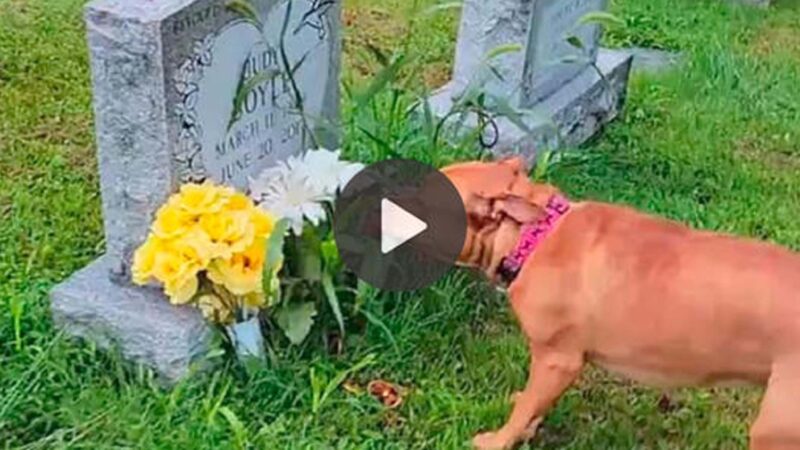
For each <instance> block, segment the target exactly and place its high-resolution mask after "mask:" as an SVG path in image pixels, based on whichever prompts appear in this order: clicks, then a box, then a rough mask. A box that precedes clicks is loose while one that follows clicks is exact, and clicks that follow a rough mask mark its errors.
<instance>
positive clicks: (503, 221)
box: [442, 157, 557, 277]
mask: <svg viewBox="0 0 800 450" xmlns="http://www.w3.org/2000/svg"><path fill="white" fill-rule="evenodd" d="M442 173H444V174H445V176H447V178H448V179H449V180H450V182H451V183H453V185H454V186H455V188H456V189H457V190H458V193H459V195H460V196H461V200H462V201H463V202H464V209H465V211H466V214H467V235H466V240H465V242H464V248H463V249H462V252H461V255H460V256H459V260H458V262H459V264H460V265H465V266H471V267H480V268H481V269H483V270H484V271H486V273H487V275H489V276H490V277H492V276H494V272H495V270H496V268H497V266H498V265H499V264H500V261H501V260H502V258H503V256H505V255H506V254H507V253H508V252H509V251H510V250H511V249H512V248H513V247H514V245H516V239H517V237H518V234H519V227H520V225H521V224H523V223H528V222H533V221H535V220H537V219H538V218H540V217H541V216H542V215H543V214H544V209H543V207H542V205H545V204H546V203H547V200H548V199H549V197H550V196H551V195H553V194H554V193H555V192H557V190H556V189H555V188H553V187H552V186H548V185H540V184H533V183H531V181H530V180H529V179H528V168H527V167H526V165H525V162H524V161H523V160H522V159H521V158H518V157H515V158H509V159H504V160H500V161H494V162H467V163H459V164H453V165H450V166H447V167H445V168H444V169H442Z"/></svg>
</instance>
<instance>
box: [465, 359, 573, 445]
mask: <svg viewBox="0 0 800 450" xmlns="http://www.w3.org/2000/svg"><path fill="white" fill-rule="evenodd" d="M531 359H532V361H531V368H530V371H529V374H528V383H527V384H526V386H525V389H524V390H523V391H521V392H520V393H519V394H518V395H517V396H516V400H515V402H514V409H513V410H512V411H511V416H510V417H509V418H508V421H507V422H506V424H505V425H503V427H502V428H500V429H499V430H497V431H494V432H490V433H481V434H479V435H477V436H475V439H473V441H472V443H473V445H475V447H476V448H478V449H481V450H489V449H506V448H510V447H511V446H513V445H514V444H516V443H517V442H518V441H519V440H520V439H523V438H526V439H530V438H532V437H533V436H534V435H535V434H536V427H537V426H538V425H539V423H540V422H541V421H542V419H544V415H545V413H546V412H547V411H548V410H549V409H550V408H551V407H552V406H553V405H554V404H555V402H556V401H557V400H558V399H559V397H561V394H563V393H564V391H566V390H567V388H569V387H570V385H572V383H573V382H574V381H575V379H576V378H577V377H578V375H579V374H580V372H581V369H582V368H583V363H584V360H583V355H581V354H570V353H561V352H556V351H552V350H550V351H547V352H539V353H537V357H536V360H535V361H533V358H531Z"/></svg>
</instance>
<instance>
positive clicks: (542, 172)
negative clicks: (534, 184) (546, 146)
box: [533, 150, 553, 181]
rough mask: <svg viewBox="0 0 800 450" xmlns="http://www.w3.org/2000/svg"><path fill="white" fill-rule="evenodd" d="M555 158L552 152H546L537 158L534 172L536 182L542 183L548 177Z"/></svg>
mask: <svg viewBox="0 0 800 450" xmlns="http://www.w3.org/2000/svg"><path fill="white" fill-rule="evenodd" d="M552 156H553V151H552V150H544V151H542V152H541V154H540V155H539V157H538V158H536V166H535V168H534V171H533V180H534V181H542V180H544V178H545V176H546V175H547V171H548V169H550V161H551V159H552Z"/></svg>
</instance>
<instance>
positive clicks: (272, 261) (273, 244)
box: [264, 219, 289, 271]
mask: <svg viewBox="0 0 800 450" xmlns="http://www.w3.org/2000/svg"><path fill="white" fill-rule="evenodd" d="M288 229H289V220H288V219H281V220H279V221H278V222H277V223H275V227H274V228H273V229H272V234H271V235H270V236H269V239H268V240H267V257H266V258H265V260H264V270H265V271H266V270H269V271H276V270H280V268H281V267H282V266H283V243H284V240H285V237H286V231H287V230H288Z"/></svg>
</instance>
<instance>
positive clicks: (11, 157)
mask: <svg viewBox="0 0 800 450" xmlns="http://www.w3.org/2000/svg"><path fill="white" fill-rule="evenodd" d="M82 3H83V2H82V0H47V1H45V0H5V1H3V2H0V173H2V177H0V218H1V220H2V226H0V446H3V447H7V448H18V447H24V448H67V447H69V448H112V447H113V448H117V447H125V448H240V447H252V448H463V447H465V446H466V443H467V442H468V441H469V438H470V437H471V435H472V434H473V433H474V432H476V431H477V430H479V429H487V428H490V427H496V426H498V425H500V424H501V423H502V421H503V419H504V417H505V415H506V413H507V412H508V409H509V404H508V402H507V396H508V394H509V393H510V392H512V391H513V390H515V389H517V388H519V387H520V386H522V384H523V383H524V380H525V367H526V359H527V354H526V350H525V346H524V342H523V340H522V338H521V336H520V335H519V332H518V330H517V327H516V325H515V323H514V319H513V317H512V316H511V314H510V312H509V310H508V308H507V307H506V305H505V303H504V300H503V299H502V298H500V296H499V295H497V294H495V293H493V292H492V290H491V289H490V288H488V287H487V286H485V285H484V284H482V283H481V282H480V281H479V280H478V279H476V278H474V277H473V276H471V275H470V274H463V273H462V274H454V275H453V276H451V277H449V278H447V279H446V280H443V281H442V282H440V283H439V284H438V285H437V286H436V287H434V288H431V289H428V290H426V291H425V292H421V293H419V294H416V295H411V294H408V295H403V296H381V297H377V298H375V299H373V300H372V301H370V302H368V303H367V305H365V308H366V309H367V310H368V311H369V312H370V313H371V314H372V315H373V316H375V317H377V318H379V319H380V320H381V321H383V323H384V324H385V326H386V329H385V330H384V329H382V328H381V327H378V326H375V325H369V324H367V323H366V321H365V320H364V317H363V316H357V315H353V314H352V313H351V316H352V317H353V319H352V320H351V327H352V329H353V330H354V332H351V333H350V336H349V338H348V342H347V346H346V352H345V354H344V355H341V356H331V355H328V354H327V353H326V352H325V351H324V350H323V349H322V345H321V344H320V343H319V340H318V339H314V340H312V341H311V342H309V343H308V344H307V345H305V346H304V347H302V348H300V349H293V348H288V347H287V346H286V345H285V344H283V343H281V345H280V346H279V353H280V355H279V356H280V358H279V361H278V362H277V363H275V364H273V365H272V366H271V367H270V368H269V370H260V371H256V372H251V373H247V372H244V371H243V370H242V369H240V368H238V367H236V366H229V365H222V366H220V368H219V370H217V371H215V372H213V373H207V374H202V375H198V376H196V377H194V378H192V379H190V380H189V381H186V382H185V383H182V384H180V385H178V386H177V387H176V388H174V389H172V390H164V389H162V388H160V387H159V386H158V385H157V383H156V382H155V381H154V380H153V378H152V375H151V374H150V373H149V372H148V371H147V370H144V369H142V368H137V367H131V366H130V365H128V364H126V363H123V362H121V361H119V359H118V358H117V357H116V356H115V355H114V354H109V353H105V352H99V351H97V350H96V349H94V348H93V347H91V346H90V345H88V344H79V343H74V342H70V341H66V340H64V339H62V338H61V337H60V336H59V334H58V333H57V331H56V330H54V328H53V325H52V322H51V320H50V316H49V304H48V299H47V292H48V291H49V289H50V288H51V287H52V286H53V285H54V284H55V283H57V282H59V281H61V280H63V279H64V278H65V277H67V276H68V275H69V274H70V273H72V272H73V271H75V270H76V269H78V268H80V267H82V266H83V265H85V264H86V263H88V262H89V261H90V260H92V259H93V258H94V257H96V256H97V255H99V254H100V253H101V251H102V248H103V242H102V225H101V216H100V205H99V196H98V187H97V178H96V175H95V171H96V170H95V160H94V144H93V136H92V127H91V123H92V112H91V99H90V89H89V74H88V68H87V56H86V49H85V41H84V31H83V28H82V21H81V11H80V8H81V4H82ZM412 3H413V2H409V1H405V0H392V1H377V0H348V2H347V6H348V11H347V14H348V16H347V17H348V21H350V28H348V31H347V46H346V49H347V55H346V68H345V71H346V74H345V77H344V78H345V80H346V84H347V87H348V89H349V90H351V91H353V92H359V91H361V90H362V89H363V86H364V84H365V83H367V82H368V81H369V79H370V76H371V75H372V74H374V73H375V72H376V71H377V70H379V69H378V64H377V63H376V62H375V61H374V58H372V56H371V52H369V51H367V50H365V48H364V45H365V43H366V42H369V43H370V44H371V45H374V46H376V47H378V48H380V49H382V50H383V51H384V52H386V53H387V54H391V53H392V52H393V51H394V50H395V49H400V51H399V53H402V54H404V55H406V57H409V58H411V60H410V62H408V63H407V65H406V66H404V69H403V71H401V72H402V73H401V76H400V79H398V80H397V81H396V82H395V83H393V84H392V85H391V86H389V87H386V88H384V89H383V90H382V91H381V92H380V94H379V95H378V96H377V97H376V98H374V99H372V100H371V101H370V102H369V103H368V104H365V105H360V104H357V103H356V101H355V100H354V99H352V98H351V97H350V96H345V98H346V100H345V104H344V110H345V117H346V127H345V131H346V150H347V152H348V153H349V154H350V155H353V156H358V157H359V158H361V159H365V160H374V159H378V158H381V157H385V156H387V155H390V154H401V155H410V156H414V157H419V158H424V159H426V160H429V161H433V162H435V163H439V164H441V163H444V162H447V161H451V160H453V159H459V158H460V159H463V158H465V157H467V156H468V155H470V154H471V152H472V151H473V150H474V149H471V148H469V147H468V146H467V147H460V148H451V147H450V146H447V145H441V146H437V147H435V148H431V147H429V146H428V143H429V141H426V132H425V130H424V127H421V126H420V125H419V124H418V123H416V122H414V121H412V120H408V119H405V118H404V116H403V111H404V107H406V106H407V105H409V104H410V103H411V102H412V101H413V100H414V96H413V94H414V93H419V92H422V91H423V89H422V88H423V86H425V83H427V87H434V86H435V85H436V84H438V83H439V82H440V81H441V80H442V79H446V74H447V71H448V70H449V69H448V68H449V65H450V64H451V60H450V58H451V54H452V48H453V36H454V34H453V33H454V31H455V27H456V24H457V18H456V14H455V12H454V11H448V12H445V13H441V14H437V15H433V16H428V17H425V18H422V19H418V20H417V22H416V23H415V24H414V25H413V27H412V26H411V25H409V23H408V19H407V17H411V16H414V15H413V14H412V12H413V11H412V10H413V9H414V8H413V5H411V6H409V5H410V4H412ZM417 3H418V8H417V9H424V8H425V7H427V6H429V5H430V4H432V1H422V2H417ZM777 3H778V4H777V6H776V7H775V8H773V9H771V10H769V11H757V10H752V9H747V8H743V7H735V6H730V5H729V4H727V3H726V2H724V1H721V0H615V1H614V2H613V7H612V9H613V12H614V13H615V14H617V15H618V16H620V17H621V18H623V19H624V21H625V25H624V26H622V27H620V28H618V29H613V30H610V32H609V33H608V34H607V35H606V42H607V43H608V44H609V45H612V46H625V45H642V46H652V47H659V48H665V49H672V50H679V51H682V52H683V53H684V55H685V56H684V58H685V65H684V66H683V67H682V69H680V70H678V71H675V72H673V73H670V74H666V75H663V76H637V77H635V79H634V80H633V82H632V84H631V86H630V91H629V95H628V103H627V106H626V109H625V112H624V115H623V116H622V117H621V118H620V119H619V120H618V121H616V122H615V123H614V124H613V125H611V126H610V127H608V128H607V129H606V131H605V132H604V133H603V135H602V136H600V137H598V139H596V140H595V141H594V142H592V143H591V144H589V145H587V146H586V148H585V149H581V151H580V152H569V153H566V154H565V155H564V157H563V158H561V159H560V161H559V163H558V164H556V165H554V166H553V167H552V168H551V170H549V171H548V173H547V176H548V177H549V178H550V179H551V181H553V182H555V183H557V184H558V185H559V186H560V187H562V188H563V189H564V190H565V191H566V192H568V193H569V194H571V195H573V196H575V197H577V198H594V199H599V200H606V201H613V202H620V203H627V204H631V205H634V206H636V207H638V208H641V209H644V210H648V211H652V212H654V213H658V214H662V215H665V216H668V217H671V218H674V219H677V220H681V221H684V222H687V223H690V224H692V225H694V226H697V227H701V228H709V229H716V230H722V231H728V232H735V233H739V234H743V235H750V236H756V237H760V238H764V239H769V240H772V241H775V242H778V243H781V244H784V245H787V246H790V247H792V248H795V249H798V248H800V228H799V227H798V226H797V217H800V181H799V180H800V179H799V178H798V175H800V136H798V133H800V131H798V128H797V124H798V123H800V90H798V89H797V86H800V8H798V6H796V4H795V3H794V2H792V1H787V0H784V1H778V2H777ZM416 17H419V15H416ZM410 30H411V31H414V32H413V33H412V36H413V37H412V38H411V39H403V38H401V37H398V36H400V35H402V33H406V32H409V31H410ZM423 81H424V83H423ZM369 135H371V136H372V137H369ZM387 330H388V333H387ZM370 355H372V356H370ZM364 358H371V359H369V361H371V363H370V364H369V365H368V366H367V367H365V368H364V369H362V370H360V371H357V372H355V373H353V374H351V378H352V379H353V380H354V381H355V382H356V383H360V384H363V383H365V382H367V381H369V380H371V379H373V378H377V377H383V378H386V379H389V380H393V381H396V382H398V383H400V384H402V385H403V386H406V387H408V388H409V392H408V395H407V397H406V400H405V402H404V404H403V406H402V407H401V408H399V409H398V410H396V411H387V410H385V409H383V408H382V407H381V406H380V405H379V404H378V403H377V402H375V401H374V400H372V399H371V398H370V397H369V396H367V395H363V394H361V395H359V394H350V393H348V392H346V391H345V390H343V389H335V390H334V391H333V393H332V395H330V396H329V397H327V399H326V400H325V401H324V402H322V403H320V402H315V401H314V394H313V389H312V383H311V378H310V377H311V373H312V369H313V373H314V377H315V378H316V379H317V381H318V382H322V384H323V385H324V384H326V383H327V381H326V380H330V379H332V378H333V377H335V376H336V375H337V374H339V373H341V372H342V371H346V370H348V369H349V368H351V367H353V366H354V365H355V364H357V363H358V362H360V361H362V360H364ZM660 395H661V393H660V392H659V391H656V390H651V389H648V388H644V387H640V386H636V385H632V384H630V383H626V382H623V381H620V380H618V379H615V378H613V377H610V376H609V375H606V374H604V373H602V372H600V371H597V370H591V371H588V372H587V373H586V375H585V376H584V377H583V379H582V380H581V382H580V384H579V386H577V387H576V388H575V389H572V390H570V391H569V392H568V393H567V394H566V395H565V396H564V398H563V399H562V401H561V402H560V403H559V405H558V406H557V408H555V410H554V411H553V412H552V413H551V414H550V415H549V417H548V419H547V421H546V422H545V425H544V427H543V429H542V431H541V433H540V436H539V437H538V438H537V439H536V440H535V441H534V442H533V443H532V444H530V448H550V449H554V448H575V449H591V448H619V449H630V448H654V449H655V448H658V449H661V448H693V449H705V448H708V449H717V448H743V447H744V446H745V443H746V433H747V426H748V420H749V419H750V418H752V416H753V414H754V413H755V408H756V406H757V400H758V390H756V389H740V390H724V389H714V390H681V391H678V392H676V393H673V397H672V400H673V403H674V405H673V407H672V408H668V409H667V410H664V409H662V408H659V398H660ZM314 411H316V412H314Z"/></svg>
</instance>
